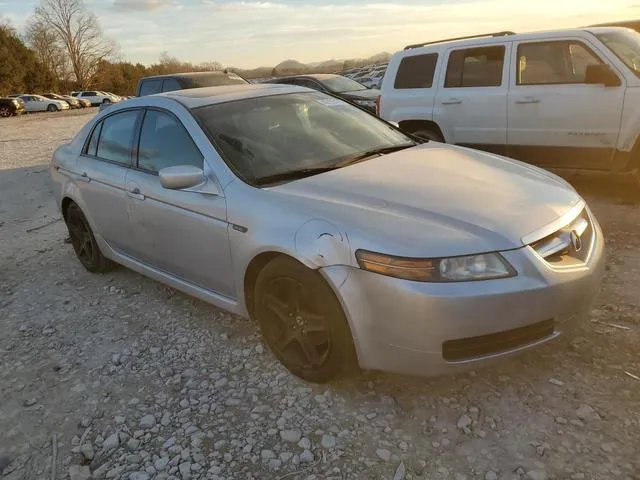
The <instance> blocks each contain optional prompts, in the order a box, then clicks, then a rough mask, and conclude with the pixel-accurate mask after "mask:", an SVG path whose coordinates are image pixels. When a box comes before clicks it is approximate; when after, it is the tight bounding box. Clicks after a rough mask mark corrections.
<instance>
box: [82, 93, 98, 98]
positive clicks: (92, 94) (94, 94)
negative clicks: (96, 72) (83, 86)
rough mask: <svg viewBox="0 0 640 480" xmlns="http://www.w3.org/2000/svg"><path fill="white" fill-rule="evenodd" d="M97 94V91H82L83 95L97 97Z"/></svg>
mask: <svg viewBox="0 0 640 480" xmlns="http://www.w3.org/2000/svg"><path fill="white" fill-rule="evenodd" d="M96 95H97V94H96V92H82V96H83V97H95V96H96Z"/></svg>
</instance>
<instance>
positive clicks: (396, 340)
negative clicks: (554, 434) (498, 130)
mask: <svg viewBox="0 0 640 480" xmlns="http://www.w3.org/2000/svg"><path fill="white" fill-rule="evenodd" d="M51 175H52V178H53V183H54V192H55V197H56V201H57V203H58V205H59V207H60V209H61V211H62V214H63V216H64V220H65V222H66V225H67V227H68V230H69V234H70V238H71V243H72V245H73V248H74V249H75V252H76V254H77V257H78V259H79V260H80V262H81V263H82V265H84V267H86V269H87V270H89V271H91V272H106V271H107V270H108V269H109V268H111V267H112V266H113V265H114V264H115V263H118V264H122V265H125V266H126V267H129V268H131V269H133V270H135V271H137V272H140V273H142V274H144V275H147V276H149V277H151V278H154V279H156V280H159V281H161V282H163V283H166V284H167V285H170V286H172V287H174V288H176V289H178V290H181V291H183V292H186V293H188V294H190V295H193V296H195V297H198V298H200V299H203V300H205V301H207V302H210V303H212V304H213V305H216V306H218V307H221V308H223V309H226V310H228V311H230V312H232V313H235V314H238V315H241V316H246V317H250V318H252V319H255V320H256V321H257V322H258V323H259V325H260V328H261V331H262V333H263V335H264V339H265V341H266V343H267V344H268V346H269V347H270V349H271V350H272V352H273V353H274V355H275V356H276V357H277V358H278V359H279V360H280V361H281V362H282V363H283V364H284V365H285V366H286V368H288V369H289V370H290V371H291V372H292V373H293V374H295V375H298V376H299V377H301V378H303V379H305V380H308V381H311V382H325V381H329V380H331V379H333V378H335V377H338V376H341V375H344V374H346V373H348V372H350V371H352V370H353V369H354V368H357V367H358V366H360V367H361V368H365V369H378V370H385V371H391V372H401V373H407V374H416V375H438V374H444V373H454V372H457V371H460V370H462V369H464V368H470V367H476V366H478V365H482V364H485V363H488V362H490V361H492V360H494V359H497V358H500V357H506V356H509V355H511V354H514V353H517V352H521V351H523V350H527V349H529V348H532V347H535V346H538V345H541V344H544V343H546V342H548V341H550V340H552V339H554V338H556V337H558V336H559V335H561V334H562V333H563V332H566V331H568V329H569V328H570V327H571V325H574V324H575V323H576V322H577V321H579V320H580V319H581V318H584V316H585V314H587V313H588V310H589V308H590V304H591V302H592V299H593V297H594V295H595V294H596V291H597V290H598V287H599V284H600V280H601V275H602V272H603V263H604V241H603V236H602V232H601V230H600V227H599V225H598V222H597V221H596V219H595V217H594V216H593V214H592V213H591V211H590V210H589V207H588V206H587V205H586V204H585V201H584V200H583V199H582V198H581V197H580V196H579V195H578V194H577V193H576V191H575V190H574V189H573V188H572V187H571V186H570V185H568V184H567V183H566V182H565V181H563V180H561V179H560V178H558V177H556V176H554V175H552V174H550V173H548V172H546V171H544V170H541V169H538V168H535V167H532V166H528V165H526V164H523V163H519V162H515V161H512V160H508V159H505V158H502V157H499V156H496V155H491V154H488V153H483V152H478V151H474V150H470V149H466V148H462V147H455V146H450V145H444V144H440V143H435V142H427V143H420V144H419V143H416V141H414V140H413V139H411V138H409V137H407V136H406V135H405V134H403V133H402V132H400V131H399V130H398V129H397V128H396V127H394V126H393V125H391V124H389V123H386V122H384V121H383V120H380V119H378V118H377V117H375V116H373V115H371V114H369V113H367V112H366V111H364V110H362V109H360V108H358V107H356V106H354V105H352V104H349V103H346V102H344V101H343V100H340V99H338V98H336V97H333V96H329V95H327V94H324V93H321V92H317V91H313V90H311V89H307V88H304V87H296V86H288V85H267V84H261V85H244V84H243V85H229V86H223V87H211V88H199V89H190V90H180V91H175V92H168V93H164V94H159V95H150V96H144V97H140V98H134V99H131V100H128V101H127V102H123V103H121V104H117V105H114V106H113V107H112V108H110V109H109V110H106V111H104V112H102V113H99V114H98V115H97V116H96V117H95V118H94V119H93V120H91V121H90V122H89V123H88V124H87V125H85V127H84V128H83V129H82V130H81V131H80V132H79V133H78V135H77V136H76V137H75V138H74V139H73V140H72V141H71V142H70V143H68V144H65V145H62V146H60V147H59V148H58V149H57V150H56V152H55V153H54V156H53V159H52V164H51Z"/></svg>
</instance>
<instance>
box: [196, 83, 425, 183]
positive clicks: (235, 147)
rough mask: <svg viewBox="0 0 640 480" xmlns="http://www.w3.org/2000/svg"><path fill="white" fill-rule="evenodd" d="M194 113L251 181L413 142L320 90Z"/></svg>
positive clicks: (241, 175)
mask: <svg viewBox="0 0 640 480" xmlns="http://www.w3.org/2000/svg"><path fill="white" fill-rule="evenodd" d="M194 114H195V115H196V116H197V117H198V119H199V120H200V123H201V125H203V126H204V129H205V132H206V133H207V135H208V136H209V138H210V139H211V140H212V141H213V143H214V145H216V147H217V148H219V149H220V150H221V152H222V154H223V156H224V158H225V159H226V160H227V162H229V164H230V165H231V167H232V168H233V169H234V170H235V171H236V172H237V173H238V174H239V176H240V177H241V178H243V179H245V180H247V181H249V182H252V183H253V182H255V183H259V182H260V180H261V178H262V177H270V176H272V175H277V174H282V173H285V172H291V171H298V170H303V169H314V168H322V167H331V166H332V165H335V164H336V163H337V162H340V161H343V160H345V159H348V158H349V157H353V156H354V155H356V156H357V155H359V154H363V153H364V152H368V151H370V150H375V149H379V148H397V147H400V146H410V145H412V144H413V142H412V141H411V140H410V139H409V138H407V137H406V136H405V135H403V134H402V133H400V132H398V131H397V130H396V129H394V128H391V127H390V126H389V125H387V124H386V123H385V122H382V121H381V120H379V119H377V118H376V117H374V116H372V115H370V114H368V113H366V112H364V111H362V110H361V109H360V108H358V107H355V106H353V105H351V104H349V103H346V102H344V101H342V100H339V99H337V98H333V97H329V96H328V95H325V94H323V93H320V92H308V93H292V94H285V95H273V96H268V97H259V98H248V99H244V100H237V101H232V102H225V103H219V104H215V105H209V106H207V107H202V108H198V109H196V110H194ZM374 157H375V155H374Z"/></svg>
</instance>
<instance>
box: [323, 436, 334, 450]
mask: <svg viewBox="0 0 640 480" xmlns="http://www.w3.org/2000/svg"><path fill="white" fill-rule="evenodd" d="M321 445H322V448H325V449H327V450H331V449H332V448H334V447H335V446H336V438H335V437H334V436H333V435H328V434H324V435H322V440H321Z"/></svg>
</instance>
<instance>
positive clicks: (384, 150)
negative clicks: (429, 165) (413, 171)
mask: <svg viewBox="0 0 640 480" xmlns="http://www.w3.org/2000/svg"><path fill="white" fill-rule="evenodd" d="M416 145H417V143H403V144H402V145H395V146H393V147H381V148H374V149H372V150H367V151H366V152H360V153H357V154H355V155H351V156H349V157H346V158H343V159H342V160H340V161H339V162H337V163H334V164H333V165H334V166H335V167H337V168H340V167H346V166H347V165H351V164H352V163H356V162H359V161H361V160H364V159H366V158H369V157H373V156H374V155H385V154H387V153H393V152H397V151H399V150H404V149H406V148H411V147H415V146H416Z"/></svg>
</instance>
